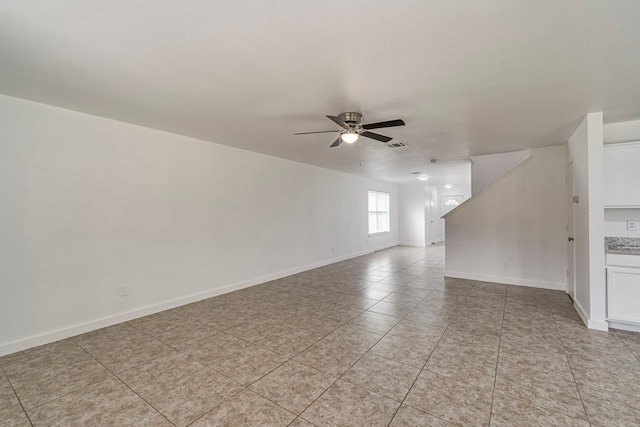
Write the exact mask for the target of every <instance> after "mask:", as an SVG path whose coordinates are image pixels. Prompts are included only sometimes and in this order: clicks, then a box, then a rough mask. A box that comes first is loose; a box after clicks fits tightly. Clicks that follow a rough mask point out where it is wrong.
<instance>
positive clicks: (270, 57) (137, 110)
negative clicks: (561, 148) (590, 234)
mask: <svg viewBox="0 0 640 427" xmlns="http://www.w3.org/2000/svg"><path fill="white" fill-rule="evenodd" d="M639 18H640V1H638V0H609V1H606V0H563V1H557V0H484V1H480V0H478V1H469V0H438V1H435V0H429V1H427V0H419V1H402V0H396V1H388V0H366V1H365V0H358V1H356V0H343V1H335V0H323V1H303V0H216V1H211V0H190V1H175V0H136V1H130V0H92V1H84V2H82V1H75V0H51V1H41V0H4V1H2V2H0V93H4V94H7V95H11V96H17V97H20V98H26V99H30V100H34V101H39V102H43V103H47V104H52V105H56V106H60V107H64V108H69V109H73V110H78V111H83V112H86V113H90V114H96V115H100V116H104V117H109V118H113V119H117V120H123V121H126V122H131V123H136V124H140V125H144V126H149V127H153V128H157V129H162V130H167V131H170V132H175V133H179V134H183V135H188V136H193V137H196V138H201V139H205V140H208V141H212V142H216V143H220V144H226V145H231V146H235V147H240V148H244V149H247V150H252V151H257V152H260V153H265V154H269V155H273V156H278V157H284V158H287V159H291V160H295V161H300V162H304V163H309V164H313V165H318V166H322V167H327V168H331V169H337V170H341V171H345V172H349V173H354V174H358V175H363V176H369V177H374V178H379V179H384V180H388V181H393V182H407V181H411V180H414V179H415V178H414V177H413V176H412V175H410V172H413V171H420V172H423V173H427V174H429V175H432V176H434V177H436V176H437V177H438V180H441V181H442V182H441V183H445V182H444V181H446V180H448V179H449V178H444V177H442V176H441V175H443V176H444V175H446V174H447V173H449V174H453V173H454V171H455V170H456V169H461V167H460V163H459V162H455V161H454V160H455V159H461V158H466V157H468V156H469V155H479V154H488V153H496V152H504V151H514V150H521V149H525V148H531V147H540V146H548V145H555V144H561V143H564V142H565V141H566V140H567V139H568V137H569V136H570V134H571V132H572V131H573V129H575V127H576V126H577V125H578V124H579V121H580V120H581V118H582V116H583V115H584V114H585V113H587V112H591V111H604V113H605V121H606V122H617V121H624V120H631V119H638V118H640V78H639V76H640V24H639ZM344 111H358V112H361V113H362V114H363V115H364V118H365V122H373V121H381V120H389V119H396V118H402V119H404V120H405V122H406V124H407V125H406V126H405V127H401V128H391V129H381V130H380V133H383V134H386V135H389V136H392V137H394V142H395V141H401V142H404V143H406V144H408V147H404V148H397V149H391V148H388V147H386V146H385V145H384V144H382V143H380V142H377V141H374V140H368V139H364V138H361V141H362V142H359V143H357V144H354V145H352V146H341V147H339V148H333V149H329V145H330V144H331V143H332V142H333V140H334V139H335V135H334V134H319V135H304V136H293V133H294V132H304V131H313V130H329V129H335V128H336V125H335V124H333V123H332V122H331V121H329V120H328V119H327V118H325V117H324V116H325V115H326V114H331V115H337V114H339V113H341V112H344ZM431 158H437V159H440V161H439V162H438V163H436V164H435V166H434V165H432V164H431V163H430V162H429V159H431ZM451 179H453V178H451ZM434 184H437V182H435V181H434Z"/></svg>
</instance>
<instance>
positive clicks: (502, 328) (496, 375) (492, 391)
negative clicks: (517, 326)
mask: <svg viewBox="0 0 640 427" xmlns="http://www.w3.org/2000/svg"><path fill="white" fill-rule="evenodd" d="M508 298H509V285H507V293H506V295H505V298H504V308H503V309H502V321H501V322H500V341H499V343H498V357H496V369H495V374H494V376H493V390H491V405H490V409H489V426H490V425H491V418H492V417H493V399H494V397H495V395H496V383H497V382H498V365H499V364H500V350H501V349H502V333H503V331H504V315H505V312H506V311H507V301H508ZM545 298H546V295H545Z"/></svg>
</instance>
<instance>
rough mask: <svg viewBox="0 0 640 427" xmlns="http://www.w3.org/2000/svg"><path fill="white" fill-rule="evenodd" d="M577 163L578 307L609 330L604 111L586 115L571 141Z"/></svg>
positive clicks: (590, 322)
mask: <svg viewBox="0 0 640 427" xmlns="http://www.w3.org/2000/svg"><path fill="white" fill-rule="evenodd" d="M571 162H573V174H574V178H573V182H574V193H575V195H577V196H578V198H579V202H578V204H577V205H576V206H575V218H574V237H575V241H574V245H575V266H576V268H575V280H576V292H575V300H574V303H575V307H576V309H577V311H578V313H579V314H580V315H581V317H582V319H583V320H584V321H585V323H586V324H587V326H588V327H589V328H593V329H601V330H606V329H608V325H607V322H606V287H605V269H604V268H605V267H604V201H603V186H604V176H603V174H604V171H603V169H604V168H603V123H602V113H601V112H599V113H590V114H587V116H586V117H585V118H584V120H583V121H582V123H581V124H580V126H578V128H577V129H576V131H575V132H574V134H573V135H572V136H571V138H569V143H568V144H567V164H568V163H571Z"/></svg>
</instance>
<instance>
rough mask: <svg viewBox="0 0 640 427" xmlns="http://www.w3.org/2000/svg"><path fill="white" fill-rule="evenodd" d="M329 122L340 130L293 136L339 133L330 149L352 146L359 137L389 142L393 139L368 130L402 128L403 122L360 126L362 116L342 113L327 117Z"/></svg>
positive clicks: (302, 133) (395, 121)
mask: <svg viewBox="0 0 640 427" xmlns="http://www.w3.org/2000/svg"><path fill="white" fill-rule="evenodd" d="M327 117H328V118H329V119H330V120H332V121H334V122H335V123H336V124H338V125H340V126H341V127H342V129H340V130H321V131H318V132H300V133H296V134H294V135H309V134H312V133H329V132H340V137H339V138H338V139H336V140H335V141H334V143H333V144H331V145H330V147H337V146H338V145H340V144H342V143H343V142H346V143H347V144H352V143H354V142H356V141H357V140H358V137H359V136H360V135H362V136H364V137H365V138H371V139H375V140H377V141H382V142H389V141H391V140H392V139H393V138H389V137H388V136H384V135H380V134H379V133H373V132H369V129H380V128H390V127H394V126H404V121H402V120H400V119H397V120H388V121H386V122H377V123H369V124H362V114H360V113H342V114H338V115H337V116H327Z"/></svg>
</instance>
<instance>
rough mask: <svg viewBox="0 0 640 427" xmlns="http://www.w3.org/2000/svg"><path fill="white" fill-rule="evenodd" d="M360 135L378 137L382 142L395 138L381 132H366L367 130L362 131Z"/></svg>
mask: <svg viewBox="0 0 640 427" xmlns="http://www.w3.org/2000/svg"><path fill="white" fill-rule="evenodd" d="M360 135H362V136H365V137H367V138H371V139H376V140H378V141H382V142H389V141H391V140H392V139H393V138H389V137H388V136H384V135H380V134H379V133H373V132H366V131H365V132H362V133H361V134H360Z"/></svg>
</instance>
